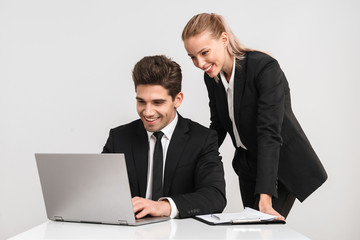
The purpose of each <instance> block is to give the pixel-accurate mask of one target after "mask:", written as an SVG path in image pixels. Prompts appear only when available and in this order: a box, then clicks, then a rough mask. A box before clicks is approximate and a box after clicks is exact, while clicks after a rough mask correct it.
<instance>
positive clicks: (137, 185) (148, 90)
mask: <svg viewBox="0 0 360 240" xmlns="http://www.w3.org/2000/svg"><path fill="white" fill-rule="evenodd" d="M133 80H134V83H135V91H136V100H137V112H138V114H139V116H140V119H141V120H140V119H138V120H136V121H133V122H131V123H129V124H126V125H122V126H119V127H117V128H114V129H111V130H110V135H109V138H108V140H107V142H106V145H105V146H104V149H103V153H124V154H125V158H126V165H127V170H128V175H129V182H130V188H131V194H132V196H133V199H132V203H133V207H134V212H135V213H136V218H142V217H144V216H147V215H151V216H170V217H172V218H174V217H179V218H185V217H191V216H194V215H199V214H208V213H213V212H221V211H222V210H223V209H224V207H225V205H226V198H225V180H224V170H223V165H222V162H221V157H220V156H219V152H218V143H217V135H216V132H215V131H213V130H210V129H208V128H205V127H203V126H201V125H199V124H198V123H195V122H193V121H191V120H189V119H185V118H183V117H181V116H180V114H178V113H177V111H176V109H177V108H178V107H179V106H180V104H181V102H182V100H183V93H182V92H181V80H182V75H181V68H180V66H179V65H178V64H177V63H176V62H174V61H172V60H170V59H168V58H166V57H165V56H149V57H144V58H143V59H141V60H140V61H139V62H138V63H137V64H136V65H135V67H134V70H133ZM159 159H160V160H159Z"/></svg>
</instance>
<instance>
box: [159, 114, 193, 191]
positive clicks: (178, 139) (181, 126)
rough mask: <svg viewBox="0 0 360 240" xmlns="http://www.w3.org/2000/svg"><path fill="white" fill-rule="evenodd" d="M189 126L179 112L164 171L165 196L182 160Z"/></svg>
mask: <svg viewBox="0 0 360 240" xmlns="http://www.w3.org/2000/svg"><path fill="white" fill-rule="evenodd" d="M188 131H189V127H188V125H187V123H186V121H184V119H183V118H182V117H181V116H180V114H178V123H177V125H176V127H175V130H174V133H173V135H172V137H171V141H170V144H169V147H168V150H167V154H166V163H165V173H164V196H167V195H168V194H169V191H170V186H171V184H172V179H173V176H174V173H175V169H176V167H177V165H178V162H179V160H180V156H181V153H182V151H183V150H184V147H185V144H186V142H187V139H188V137H189V136H188V134H187V132H188Z"/></svg>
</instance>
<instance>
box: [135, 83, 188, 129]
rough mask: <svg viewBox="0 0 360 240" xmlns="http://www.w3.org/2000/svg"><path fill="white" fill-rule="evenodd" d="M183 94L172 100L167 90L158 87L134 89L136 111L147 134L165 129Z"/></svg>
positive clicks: (142, 86) (174, 113) (147, 86)
mask: <svg viewBox="0 0 360 240" xmlns="http://www.w3.org/2000/svg"><path fill="white" fill-rule="evenodd" d="M182 99H183V94H182V93H181V92H180V93H178V94H177V95H176V97H175V99H174V100H173V99H172V97H171V96H170V95H169V93H168V90H166V89H165V88H164V87H162V86H160V85H143V84H141V85H138V86H137V87H136V101H137V104H136V109H137V112H138V114H139V116H140V118H141V121H142V122H143V124H144V127H145V129H146V130H147V131H149V132H157V131H160V130H161V129H163V128H164V127H166V126H167V125H168V124H169V123H170V122H171V121H172V120H174V118H175V116H176V109H177V108H178V107H179V106H180V104H181V102H182Z"/></svg>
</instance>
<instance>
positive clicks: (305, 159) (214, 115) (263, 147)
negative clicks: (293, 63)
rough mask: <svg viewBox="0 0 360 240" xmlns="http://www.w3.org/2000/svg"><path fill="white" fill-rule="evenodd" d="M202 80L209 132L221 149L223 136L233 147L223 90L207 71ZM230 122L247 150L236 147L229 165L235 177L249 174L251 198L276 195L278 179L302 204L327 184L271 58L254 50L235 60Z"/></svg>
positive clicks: (279, 70) (230, 125)
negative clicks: (252, 182) (213, 132)
mask: <svg viewBox="0 0 360 240" xmlns="http://www.w3.org/2000/svg"><path fill="white" fill-rule="evenodd" d="M219 77H220V76H219ZM204 79H205V84H206V87H207V90H208V94H209V106H210V111H211V124H210V128H212V129H215V130H216V131H217V133H218V137H219V146H220V145H221V144H222V142H223V141H224V138H225V136H226V133H229V134H230V136H231V139H232V141H233V144H234V146H236V144H235V137H234V134H233V130H232V123H231V120H230V118H229V112H228V107H227V97H226V93H225V90H224V86H223V84H222V83H221V80H220V81H218V82H216V81H215V79H213V78H210V77H209V76H208V75H207V74H206V73H205V75H204ZM234 118H235V123H236V127H237V129H238V131H239V135H240V139H241V141H242V142H243V143H244V145H245V146H246V148H247V150H243V149H241V148H237V150H236V153H235V156H234V159H233V167H234V170H235V171H236V173H237V174H241V172H243V173H247V174H248V175H250V176H253V177H254V178H255V179H256V187H255V192H254V194H259V193H267V194H270V195H272V196H275V197H277V182H278V180H279V181H281V183H283V184H284V185H285V187H286V188H287V189H288V190H290V191H291V192H292V193H293V194H294V195H295V196H296V197H297V198H298V199H299V200H300V201H303V200H305V198H307V197H308V196H309V195H310V194H311V193H312V192H314V191H315V190H316V189H317V188H318V187H320V186H321V185H322V184H323V183H324V182H325V180H326V179H327V174H326V171H325V169H324V167H323V166H322V164H321V162H320V160H319V158H318V157H317V155H316V153H315V151H314V150H313V148H312V146H311V144H310V142H309V140H308V139H307V137H306V135H305V133H304V131H303V130H302V128H301V126H300V124H299V122H298V121H297V119H296V118H295V115H294V113H293V111H292V109H291V102H290V90H289V86H288V82H287V80H286V77H285V75H284V73H283V71H282V70H281V68H280V66H279V64H278V62H277V61H276V60H275V59H274V58H272V57H271V56H269V55H267V54H264V53H261V52H257V51H254V52H248V53H246V55H245V58H244V59H243V60H237V62H236V67H235V77H234Z"/></svg>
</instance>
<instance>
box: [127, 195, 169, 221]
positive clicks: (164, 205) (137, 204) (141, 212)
mask: <svg viewBox="0 0 360 240" xmlns="http://www.w3.org/2000/svg"><path fill="white" fill-rule="evenodd" d="M132 204H133V208H134V213H137V214H136V216H135V217H136V218H137V219H139V218H143V217H145V216H146V215H151V216H154V217H160V216H166V217H168V216H170V213H171V206H170V203H169V201H168V200H166V199H165V200H162V201H153V200H149V199H145V198H141V197H133V199H132Z"/></svg>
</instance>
